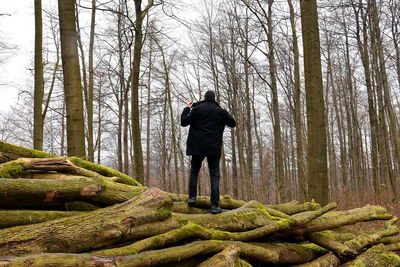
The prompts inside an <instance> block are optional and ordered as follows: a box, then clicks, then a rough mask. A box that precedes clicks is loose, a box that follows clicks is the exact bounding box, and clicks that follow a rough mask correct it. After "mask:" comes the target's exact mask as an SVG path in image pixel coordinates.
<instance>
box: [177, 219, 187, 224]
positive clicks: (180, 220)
mask: <svg viewBox="0 0 400 267" xmlns="http://www.w3.org/2000/svg"><path fill="white" fill-rule="evenodd" d="M188 221H189V220H188V219H186V218H179V219H178V222H179V224H181V225H185V224H187V223H188Z"/></svg>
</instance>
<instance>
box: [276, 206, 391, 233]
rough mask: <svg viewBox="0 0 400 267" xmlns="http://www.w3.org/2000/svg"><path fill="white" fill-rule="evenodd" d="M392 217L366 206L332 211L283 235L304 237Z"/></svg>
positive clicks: (384, 211)
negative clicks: (313, 233)
mask: <svg viewBox="0 0 400 267" xmlns="http://www.w3.org/2000/svg"><path fill="white" fill-rule="evenodd" d="M391 218H392V215H391V214H390V213H388V212H387V210H386V208H384V207H380V206H374V205H366V206H364V207H362V208H356V209H351V210H347V211H333V212H329V213H326V214H324V215H322V216H321V217H318V218H316V219H315V220H312V221H311V222H309V223H307V224H306V225H302V226H301V227H294V228H292V229H288V230H287V231H285V232H284V233H283V234H284V235H304V234H306V233H309V232H317V231H323V230H328V229H332V228H337V227H341V226H344V225H350V224H355V223H358V222H365V221H372V220H389V219H391Z"/></svg>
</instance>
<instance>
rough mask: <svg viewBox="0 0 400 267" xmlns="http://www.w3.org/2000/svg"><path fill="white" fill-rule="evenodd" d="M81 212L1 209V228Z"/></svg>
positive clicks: (44, 220)
mask: <svg viewBox="0 0 400 267" xmlns="http://www.w3.org/2000/svg"><path fill="white" fill-rule="evenodd" d="M80 214H82V212H78V211H47V210H0V218H1V220H0V228H8V227H13V226H18V225H27V224H34V223H40V222H46V221H50V220H54V219H58V218H63V217H70V216H75V215H80Z"/></svg>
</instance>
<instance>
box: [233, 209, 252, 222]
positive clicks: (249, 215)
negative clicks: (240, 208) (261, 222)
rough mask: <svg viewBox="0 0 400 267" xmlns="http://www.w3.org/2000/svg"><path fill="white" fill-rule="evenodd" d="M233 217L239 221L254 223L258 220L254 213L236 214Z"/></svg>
mask: <svg viewBox="0 0 400 267" xmlns="http://www.w3.org/2000/svg"><path fill="white" fill-rule="evenodd" d="M232 215H233V216H234V217H235V218H237V219H238V220H248V221H251V222H254V221H255V220H256V219H257V214H256V212H254V211H245V212H236V213H233V214H232Z"/></svg>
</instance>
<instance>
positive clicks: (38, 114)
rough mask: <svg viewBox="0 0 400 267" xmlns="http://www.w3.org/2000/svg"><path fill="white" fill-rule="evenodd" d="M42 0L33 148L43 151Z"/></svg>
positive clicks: (39, 3)
mask: <svg viewBox="0 0 400 267" xmlns="http://www.w3.org/2000/svg"><path fill="white" fill-rule="evenodd" d="M42 28H43V26H42V0H35V89H34V103H33V106H34V108H33V148H34V149H37V150H42V149H43V123H44V118H43V117H42V105H43V98H44V80H43V58H42V41H43V32H42Z"/></svg>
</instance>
